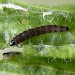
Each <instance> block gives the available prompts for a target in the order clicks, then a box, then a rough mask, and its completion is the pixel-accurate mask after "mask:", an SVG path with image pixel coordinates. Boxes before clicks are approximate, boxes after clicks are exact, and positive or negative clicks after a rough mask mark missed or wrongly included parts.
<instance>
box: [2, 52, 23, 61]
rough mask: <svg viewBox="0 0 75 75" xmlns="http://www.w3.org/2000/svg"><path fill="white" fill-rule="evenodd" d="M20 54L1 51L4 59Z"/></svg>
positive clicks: (19, 53)
mask: <svg viewBox="0 0 75 75" xmlns="http://www.w3.org/2000/svg"><path fill="white" fill-rule="evenodd" d="M21 54H22V53H21V52H6V53H3V59H4V60H7V59H11V57H12V56H18V55H21Z"/></svg>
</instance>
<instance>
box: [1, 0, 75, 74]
mask: <svg viewBox="0 0 75 75" xmlns="http://www.w3.org/2000/svg"><path fill="white" fill-rule="evenodd" d="M1 2H4V3H8V2H9V3H11V1H10V0H7V1H4V0H3V1H2V0H1ZM13 2H14V4H17V5H19V6H21V7H22V8H23V9H15V8H13V7H12V8H8V7H6V5H5V6H3V7H2V9H0V49H2V48H4V47H5V46H6V45H7V44H8V45H7V47H8V48H9V42H10V40H12V39H13V38H14V37H15V36H16V35H18V34H19V33H22V32H23V31H24V30H28V29H30V28H35V27H39V26H42V25H48V24H50V25H58V26H59V25H63V26H67V27H68V28H69V31H68V32H60V33H47V34H44V35H39V36H35V37H33V38H30V39H28V40H25V41H24V42H23V43H22V44H23V46H24V52H23V54H21V55H19V56H14V55H13V56H12V58H10V60H2V61H0V71H8V72H15V73H19V74H23V75H38V74H40V75H50V74H51V75H71V74H72V75H74V74H75V67H74V66H75V47H74V43H75V29H74V28H75V25H74V24H75V10H74V8H75V5H64V6H63V5H62V6H56V7H55V6H53V7H47V6H36V5H28V4H25V3H21V2H19V1H15V0H14V1H13ZM9 7H10V6H9ZM60 7H61V8H60ZM5 48H6V47H5ZM13 48H14V47H13ZM10 56H11V55H10ZM10 56H9V57H10Z"/></svg>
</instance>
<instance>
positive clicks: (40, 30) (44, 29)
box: [9, 25, 69, 46]
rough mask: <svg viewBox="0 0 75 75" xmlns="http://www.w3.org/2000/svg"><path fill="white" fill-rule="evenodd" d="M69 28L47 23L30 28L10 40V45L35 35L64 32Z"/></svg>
mask: <svg viewBox="0 0 75 75" xmlns="http://www.w3.org/2000/svg"><path fill="white" fill-rule="evenodd" d="M68 30H69V28H68V27H66V26H57V25H47V26H40V27H36V28H34V29H28V30H27V31H24V32H22V33H20V34H19V35H17V36H16V37H15V38H13V40H11V41H10V43H9V45H10V46H13V45H17V44H19V43H20V42H22V41H24V40H26V39H29V38H31V37H34V36H38V35H40V34H45V33H50V32H64V31H68Z"/></svg>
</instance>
